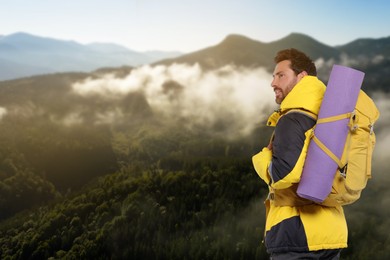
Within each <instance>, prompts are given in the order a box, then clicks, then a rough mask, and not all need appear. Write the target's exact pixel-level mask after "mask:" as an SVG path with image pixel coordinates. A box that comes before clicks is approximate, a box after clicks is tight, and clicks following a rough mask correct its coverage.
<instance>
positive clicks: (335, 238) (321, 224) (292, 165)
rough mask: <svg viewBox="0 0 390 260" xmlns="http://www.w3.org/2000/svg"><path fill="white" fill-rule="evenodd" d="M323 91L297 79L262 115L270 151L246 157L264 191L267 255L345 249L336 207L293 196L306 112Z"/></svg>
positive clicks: (313, 110)
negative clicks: (266, 190)
mask: <svg viewBox="0 0 390 260" xmlns="http://www.w3.org/2000/svg"><path fill="white" fill-rule="evenodd" d="M324 92H325V85H324V84H323V83H322V82H321V81H320V80H318V79H317V77H313V76H305V77H304V78H302V79H301V80H300V81H299V83H298V84H297V85H296V86H295V87H294V88H293V89H292V90H291V91H290V93H289V94H288V95H287V96H286V98H285V99H284V100H283V102H282V103H281V105H280V109H279V111H277V112H275V113H273V114H272V115H271V116H270V117H269V119H268V122H267V125H269V126H274V127H275V132H274V133H275V134H274V137H273V138H274V139H273V140H274V141H273V142H274V143H275V144H277V146H275V145H274V146H273V149H272V150H269V149H268V148H266V147H265V148H263V150H262V151H261V152H260V153H258V154H256V155H255V156H253V158H252V161H253V165H254V168H255V170H256V172H257V173H258V175H259V176H260V178H261V179H263V180H264V181H265V182H266V184H267V185H268V186H269V189H270V196H269V198H268V199H267V200H266V207H267V216H266V225H265V239H264V242H265V245H266V247H267V251H268V252H269V253H273V252H288V251H298V252H304V251H314V250H322V249H337V248H345V247H347V236H348V232H347V224H346V220H345V216H344V212H343V209H342V207H341V206H335V207H325V206H321V205H318V204H315V203H313V202H310V201H308V200H305V199H301V198H299V197H298V196H297V194H296V188H297V185H298V183H299V181H300V178H301V174H302V169H303V165H304V162H305V158H306V153H307V148H308V145H309V140H310V133H311V131H312V126H313V125H314V123H315V120H314V119H309V117H308V114H309V115H310V114H314V118H315V117H316V116H317V115H318V111H319V108H320V105H321V101H322V98H323V95H324ZM297 109H298V111H297ZM289 111H290V112H296V113H290V112H289ZM300 111H302V112H304V113H300ZM282 115H283V117H281V116H282ZM279 119H280V121H279ZM308 120H311V121H312V124H311V125H309V121H308ZM292 129H294V131H291V130H292ZM298 130H299V131H300V132H299V131H298ZM284 135H287V136H288V138H286V137H285V136H284ZM281 140H283V142H281ZM294 153H295V154H294ZM280 155H282V156H280ZM286 158H287V159H286ZM281 198H283V199H281ZM289 201H290V202H291V204H290V203H288V202H289ZM286 202H287V203H286ZM297 205H299V206H297Z"/></svg>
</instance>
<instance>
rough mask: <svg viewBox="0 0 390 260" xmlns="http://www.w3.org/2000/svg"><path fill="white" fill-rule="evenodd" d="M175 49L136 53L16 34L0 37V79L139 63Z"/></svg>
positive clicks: (103, 45) (169, 54)
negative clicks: (0, 69)
mask: <svg viewBox="0 0 390 260" xmlns="http://www.w3.org/2000/svg"><path fill="white" fill-rule="evenodd" d="M180 54H181V53H178V52H145V53H143V52H135V51H132V50H129V49H127V48H125V47H123V46H120V45H116V44H111V43H93V44H88V45H82V44H79V43H77V42H75V41H64V40H57V39H52V38H46V37H39V36H35V35H31V34H27V33H15V34H11V35H7V36H3V37H1V38H0V67H1V68H5V69H3V70H2V71H1V72H0V80H6V79H13V78H18V77H25V76H31V75H36V74H47V73H53V72H66V71H82V72H87V71H91V70H95V69H98V68H101V67H114V66H117V67H118V66H123V65H126V66H138V65H141V64H148V63H151V62H154V61H156V60H159V59H164V58H167V57H175V56H178V55H180Z"/></svg>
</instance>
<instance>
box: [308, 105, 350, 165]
mask: <svg viewBox="0 0 390 260" xmlns="http://www.w3.org/2000/svg"><path fill="white" fill-rule="evenodd" d="M354 115H355V113H354V112H352V113H345V114H341V115H336V116H330V117H325V118H319V119H318V120H317V124H323V123H329V122H335V121H338V120H342V119H347V118H349V119H350V123H349V126H350V129H352V128H353V127H354V126H353V125H352V121H353V119H354ZM348 136H349V135H348ZM311 138H312V139H313V141H314V142H315V143H316V144H317V145H318V147H319V148H320V149H321V150H322V151H324V153H326V154H327V155H328V156H329V157H330V158H331V159H332V160H333V161H334V162H335V163H336V164H337V165H338V166H339V170H340V172H343V170H344V169H345V168H346V165H344V164H343V163H342V162H341V159H339V158H338V157H337V156H336V155H335V154H334V153H333V152H332V151H331V150H330V149H329V148H328V147H326V145H325V144H324V143H323V142H322V141H321V140H320V139H318V137H317V136H315V135H314V131H313V132H312V136H311ZM348 138H349V137H348ZM347 144H348V145H349V140H347Z"/></svg>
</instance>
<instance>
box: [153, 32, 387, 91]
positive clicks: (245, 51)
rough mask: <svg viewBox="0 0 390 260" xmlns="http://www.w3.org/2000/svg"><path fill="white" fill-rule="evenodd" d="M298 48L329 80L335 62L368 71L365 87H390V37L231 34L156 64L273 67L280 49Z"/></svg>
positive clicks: (322, 75)
mask: <svg viewBox="0 0 390 260" xmlns="http://www.w3.org/2000/svg"><path fill="white" fill-rule="evenodd" d="M286 48H297V49H300V50H302V51H304V52H305V53H306V54H307V55H308V56H310V57H311V58H312V59H313V60H314V61H316V63H317V71H318V76H319V78H320V79H322V80H323V81H325V82H326V81H327V78H328V77H329V73H330V70H331V68H332V65H333V64H340V65H344V66H350V67H353V68H356V69H358V70H362V71H365V72H366V77H365V81H364V82H365V84H364V85H363V88H365V89H369V90H378V89H381V90H384V91H386V92H387V91H389V90H390V89H389V86H390V79H387V78H385V79H384V78H383V75H388V74H389V73H390V67H389V63H390V58H389V57H390V37H387V38H381V39H359V40H356V41H353V42H351V43H348V44H345V45H342V46H336V47H332V46H329V45H326V44H323V43H321V42H319V41H317V40H315V39H313V38H311V37H309V36H307V35H304V34H299V33H292V34H290V35H288V36H286V37H284V38H282V39H280V40H277V41H273V42H270V43H263V42H260V41H256V40H253V39H250V38H248V37H246V36H242V35H236V34H232V35H228V36H227V37H226V38H225V39H224V40H223V41H222V42H221V43H219V44H217V45H215V46H211V47H208V48H204V49H202V50H199V51H196V52H192V53H188V54H185V55H182V56H179V57H176V58H169V59H165V60H160V61H158V62H156V63H154V65H158V64H164V65H170V64H173V63H186V64H195V63H197V64H199V65H200V66H202V67H203V68H204V69H216V68H220V67H223V66H225V65H227V64H234V65H236V66H242V67H265V68H266V69H267V70H268V71H269V72H272V70H273V68H274V62H273V58H274V56H275V54H276V53H277V51H279V50H282V49H286Z"/></svg>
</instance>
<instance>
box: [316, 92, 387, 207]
mask: <svg viewBox="0 0 390 260" xmlns="http://www.w3.org/2000/svg"><path fill="white" fill-rule="evenodd" d="M378 118H379V110H378V109H377V107H376V106H375V103H374V102H373V100H372V99H371V98H370V97H369V96H367V94H366V93H364V92H363V91H362V90H361V91H360V93H359V97H358V100H357V103H356V106H355V111H354V112H353V113H352V115H351V117H350V124H349V128H350V131H349V133H348V137H347V140H346V142H345V147H344V152H343V155H342V158H341V159H340V160H339V159H338V158H337V157H336V158H334V157H335V156H334V155H333V157H332V154H329V152H330V151H329V150H327V148H326V147H321V148H323V149H322V150H323V151H324V152H326V153H327V154H328V155H329V156H330V157H331V158H333V160H335V161H336V163H337V164H338V165H339V169H338V171H337V173H336V176H335V178H334V181H333V185H332V191H331V193H330V194H329V196H328V197H327V198H326V199H325V201H324V202H322V203H321V204H322V205H326V206H333V205H347V204H351V203H353V202H355V201H356V200H358V199H359V198H360V194H361V192H362V190H363V189H364V188H365V187H366V185H367V181H368V179H370V178H371V161H372V154H373V151H374V147H375V142H376V138H375V133H374V123H375V122H376V121H377V120H378ZM313 140H314V141H316V140H315V139H313ZM317 144H318V143H317ZM330 153H331V152H330Z"/></svg>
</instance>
